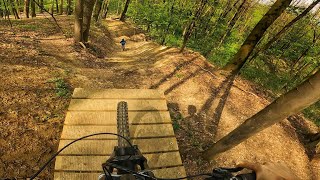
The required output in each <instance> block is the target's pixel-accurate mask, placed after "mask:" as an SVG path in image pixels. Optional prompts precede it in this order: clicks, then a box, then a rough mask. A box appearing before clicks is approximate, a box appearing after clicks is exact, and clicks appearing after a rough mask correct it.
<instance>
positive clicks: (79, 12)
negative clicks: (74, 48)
mask: <svg viewBox="0 0 320 180" xmlns="http://www.w3.org/2000/svg"><path fill="white" fill-rule="evenodd" d="M83 4H84V0H76V4H75V13H74V16H75V22H74V41H75V43H79V42H82V41H83V37H82V32H83V30H82V24H83V6H84V5H83ZM69 5H70V4H69Z"/></svg>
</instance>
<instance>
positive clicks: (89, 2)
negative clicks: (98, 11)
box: [82, 0, 95, 43]
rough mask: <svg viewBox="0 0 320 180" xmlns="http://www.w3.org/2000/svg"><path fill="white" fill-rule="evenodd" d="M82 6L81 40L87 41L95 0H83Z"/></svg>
mask: <svg viewBox="0 0 320 180" xmlns="http://www.w3.org/2000/svg"><path fill="white" fill-rule="evenodd" d="M84 2H85V3H84V6H83V35H82V37H83V42H84V43H87V42H88V39H89V31H90V22H91V17H92V11H93V6H94V3H95V1H93V0H84Z"/></svg>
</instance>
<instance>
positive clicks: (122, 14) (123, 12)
mask: <svg viewBox="0 0 320 180" xmlns="http://www.w3.org/2000/svg"><path fill="white" fill-rule="evenodd" d="M129 4H130V0H127V1H126V4H125V6H124V9H123V11H122V13H121V17H120V21H123V22H124V21H125V20H126V13H127V11H128V8H129Z"/></svg>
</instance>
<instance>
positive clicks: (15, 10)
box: [9, 0, 20, 19]
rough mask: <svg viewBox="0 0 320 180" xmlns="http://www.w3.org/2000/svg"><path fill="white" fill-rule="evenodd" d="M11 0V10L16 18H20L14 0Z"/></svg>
mask: <svg viewBox="0 0 320 180" xmlns="http://www.w3.org/2000/svg"><path fill="white" fill-rule="evenodd" d="M9 1H10V6H11V11H12V14H13V15H14V18H15V19H20V17H19V13H18V11H17V8H16V4H15V3H14V0H9Z"/></svg>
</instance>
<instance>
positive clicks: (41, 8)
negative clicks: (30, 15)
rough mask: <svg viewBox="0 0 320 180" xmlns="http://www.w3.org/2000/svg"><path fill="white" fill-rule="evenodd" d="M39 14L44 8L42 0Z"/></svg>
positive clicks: (41, 0)
mask: <svg viewBox="0 0 320 180" xmlns="http://www.w3.org/2000/svg"><path fill="white" fill-rule="evenodd" d="M39 4H40V13H43V8H44V6H43V0H40V3H39Z"/></svg>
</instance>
